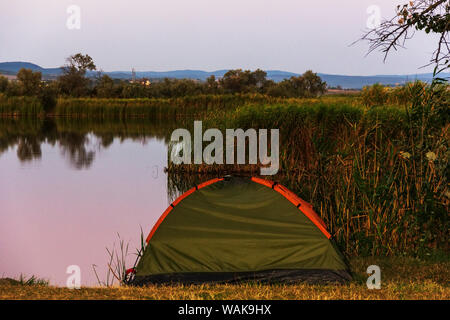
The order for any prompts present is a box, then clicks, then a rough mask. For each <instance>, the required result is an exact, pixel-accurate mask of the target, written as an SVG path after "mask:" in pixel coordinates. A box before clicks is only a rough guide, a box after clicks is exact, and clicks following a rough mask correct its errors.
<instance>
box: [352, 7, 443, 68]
mask: <svg viewBox="0 0 450 320" xmlns="http://www.w3.org/2000/svg"><path fill="white" fill-rule="evenodd" d="M416 30H420V31H425V32H426V33H435V34H437V35H438V39H439V40H438V42H437V44H436V49H435V51H434V53H433V54H432V58H431V60H430V62H429V63H428V64H427V65H434V67H435V68H434V73H435V74H438V73H439V72H442V71H444V70H446V69H448V68H449V67H450V65H449V61H450V50H449V31H450V2H449V1H448V0H417V1H410V2H409V3H407V4H404V5H398V6H397V8H396V15H395V16H394V17H393V18H391V19H390V20H385V21H383V22H382V23H381V24H380V25H379V26H378V27H376V28H374V29H372V30H369V31H368V32H367V33H366V34H365V35H364V36H363V37H362V38H361V39H360V40H364V41H368V42H369V53H370V52H372V51H375V50H380V51H381V52H384V59H385V60H386V58H387V56H388V54H389V52H391V51H392V50H394V51H396V50H397V48H399V47H404V44H405V42H406V41H407V40H409V39H411V38H412V37H413V35H414V33H415V31H416Z"/></svg>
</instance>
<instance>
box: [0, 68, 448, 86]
mask: <svg viewBox="0 0 450 320" xmlns="http://www.w3.org/2000/svg"><path fill="white" fill-rule="evenodd" d="M21 68H28V69H31V70H33V71H40V72H41V73H42V74H43V77H44V79H51V78H54V77H56V76H57V75H59V74H61V69H60V68H42V67H40V66H38V65H36V64H33V63H29V62H20V61H19V62H2V63H0V73H1V74H6V75H15V74H17V72H18V71H19V70H20V69H21ZM227 71H228V70H216V71H211V72H209V71H202V70H175V71H137V72H136V77H138V78H150V79H159V78H174V79H183V78H187V79H198V80H202V81H204V80H206V79H207V78H208V77H209V76H211V75H214V76H215V77H216V78H220V77H223V75H224V74H225V73H226V72H227ZM266 72H267V78H269V79H272V80H274V81H276V82H279V81H282V80H284V79H288V78H290V77H292V76H298V75H299V74H298V73H292V72H286V71H280V70H267V71H266ZM105 73H106V74H107V75H109V76H110V77H112V78H115V79H131V71H111V72H105ZM88 75H90V76H94V75H95V72H90V73H88ZM318 75H319V76H320V77H321V78H322V80H323V81H326V83H327V84H328V86H329V87H337V86H341V87H342V88H344V89H361V88H362V87H363V86H366V85H372V84H374V83H381V84H384V85H398V84H404V83H406V82H408V81H414V80H421V81H425V82H430V81H431V79H432V78H433V75H432V74H431V73H422V74H416V75H375V76H348V75H334V74H326V73H318ZM441 77H447V78H448V77H450V73H445V74H442V75H441Z"/></svg>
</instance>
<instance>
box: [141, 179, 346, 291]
mask: <svg viewBox="0 0 450 320" xmlns="http://www.w3.org/2000/svg"><path fill="white" fill-rule="evenodd" d="M330 237H331V235H330V234H329V233H328V231H327V230H326V227H325V224H324V223H323V221H322V220H321V219H320V217H319V216H318V215H317V214H316V213H315V212H314V211H313V209H312V206H311V205H309V204H308V203H307V202H305V201H304V200H302V199H300V198H298V197H297V196H296V195H295V194H293V193H292V192H291V191H289V190H288V189H286V188H285V187H283V186H281V185H278V184H276V183H273V182H270V181H267V180H262V179H258V178H252V179H248V178H238V177H227V178H225V179H223V178H221V179H213V180H210V181H207V182H206V183H203V184H201V185H198V186H196V187H194V188H192V189H190V190H188V191H187V192H186V193H184V194H183V195H182V196H180V197H179V198H178V199H177V200H175V201H174V202H173V203H172V204H171V205H170V206H169V208H168V209H167V210H166V211H165V212H164V213H163V214H162V216H161V217H160V219H159V220H158V221H157V223H156V224H155V226H154V227H153V229H152V230H151V232H150V234H149V236H148V238H147V247H146V249H145V250H144V253H143V255H142V257H141V258H140V260H139V262H138V264H137V266H136V274H135V277H134V280H133V281H132V283H134V284H137V285H141V284H145V283H168V282H181V283H203V282H236V281H246V280H256V281H261V282H296V281H307V282H314V283H315V282H323V281H326V282H328V281H338V282H342V281H347V280H349V279H351V277H350V274H349V272H348V266H347V264H346V262H345V259H344V257H343V256H342V254H340V253H339V251H338V250H337V247H336V246H335V245H334V243H333V241H332V240H330Z"/></svg>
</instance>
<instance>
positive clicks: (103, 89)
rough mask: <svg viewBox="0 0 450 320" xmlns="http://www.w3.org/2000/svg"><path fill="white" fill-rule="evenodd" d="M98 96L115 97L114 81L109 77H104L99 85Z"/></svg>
mask: <svg viewBox="0 0 450 320" xmlns="http://www.w3.org/2000/svg"><path fill="white" fill-rule="evenodd" d="M96 88H97V96H99V97H100V98H111V97H113V96H114V80H113V79H111V77H110V76H108V75H106V74H105V75H103V76H102V77H101V78H100V80H99V81H98V84H97V87H96Z"/></svg>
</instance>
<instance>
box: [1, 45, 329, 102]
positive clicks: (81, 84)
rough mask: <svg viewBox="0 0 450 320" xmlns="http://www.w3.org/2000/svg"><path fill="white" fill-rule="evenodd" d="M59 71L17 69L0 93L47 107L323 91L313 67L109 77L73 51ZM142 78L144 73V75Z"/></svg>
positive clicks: (313, 94) (3, 81)
mask: <svg viewBox="0 0 450 320" xmlns="http://www.w3.org/2000/svg"><path fill="white" fill-rule="evenodd" d="M61 69H62V74H61V75H60V76H59V77H58V78H57V79H56V80H55V81H42V74H41V73H40V72H35V71H32V70H30V69H21V70H20V71H19V72H18V74H17V81H8V80H7V79H6V78H4V77H1V76H0V93H4V94H6V95H7V96H39V97H40V98H41V100H42V102H43V103H45V105H46V106H47V107H48V108H51V107H52V105H54V104H55V103H56V97H58V96H69V97H99V98H152V97H154V98H172V97H182V96H193V95H199V94H235V93H260V94H267V95H270V96H275V97H287V98H290V97H316V96H318V95H321V94H323V93H324V92H325V91H326V83H325V82H323V81H322V80H321V78H320V77H319V76H318V75H317V74H315V73H313V72H312V71H306V72H305V73H304V74H303V75H301V76H297V77H291V78H290V79H286V80H283V81H281V82H278V83H276V82H275V81H273V80H269V79H267V73H266V72H265V71H263V70H260V69H258V70H256V71H250V70H242V69H236V70H230V71H228V72H227V73H225V75H224V76H223V77H222V78H220V79H216V77H215V76H214V75H212V76H210V77H209V78H207V79H206V81H198V80H192V79H168V78H166V79H162V80H157V81H152V82H146V81H135V82H133V81H128V80H118V79H112V78H111V77H110V76H108V75H106V74H103V73H102V72H98V73H97V75H96V76H95V77H91V78H89V77H87V76H86V74H87V72H88V71H94V70H96V69H97V68H96V66H95V64H94V62H93V60H92V58H91V57H90V56H89V55H83V54H80V53H78V54H75V55H73V56H70V57H69V58H68V59H67V64H66V65H65V66H63V67H62V68H61ZM145 80H146V79H145Z"/></svg>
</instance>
